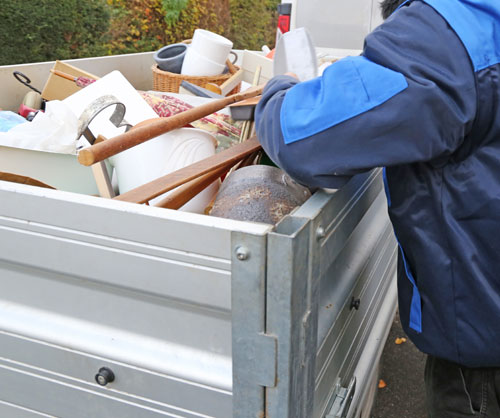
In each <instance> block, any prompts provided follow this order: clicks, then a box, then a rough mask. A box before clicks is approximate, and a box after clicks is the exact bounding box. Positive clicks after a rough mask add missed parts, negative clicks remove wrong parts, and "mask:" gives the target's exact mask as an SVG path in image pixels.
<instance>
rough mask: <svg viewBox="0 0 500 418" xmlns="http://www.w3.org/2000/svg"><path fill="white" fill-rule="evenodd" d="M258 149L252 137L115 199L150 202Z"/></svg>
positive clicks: (231, 164) (255, 140) (228, 165)
mask: <svg viewBox="0 0 500 418" xmlns="http://www.w3.org/2000/svg"><path fill="white" fill-rule="evenodd" d="M258 150H260V144H259V141H258V140H257V137H253V138H250V139H249V140H247V141H245V142H242V143H241V144H236V145H233V146H232V147H231V148H228V149H226V150H224V151H221V152H219V153H218V154H215V155H212V156H211V157H208V158H205V159H203V160H200V161H198V162H196V163H193V164H191V165H188V166H187V167H184V168H181V169H179V170H177V171H174V172H172V173H170V174H167V175H165V176H163V177H160V178H158V179H156V180H153V181H151V182H149V183H146V184H144V185H142V186H139V187H137V188H135V189H132V190H130V191H128V192H126V193H123V194H121V195H120V196H117V197H115V198H114V199H115V200H122V201H125V202H133V203H146V202H149V201H150V200H151V199H154V198H155V197H157V196H159V195H161V194H163V193H166V192H168V191H170V190H172V189H175V188H176V187H178V186H182V185H183V184H185V183H187V182H189V181H191V180H193V179H195V178H198V177H200V176H203V175H205V174H207V173H209V172H214V171H216V170H218V169H220V168H222V167H228V168H230V167H232V166H233V165H234V164H235V163H237V162H238V161H241V160H242V159H244V158H245V157H247V156H249V155H250V154H252V153H254V152H255V151H258Z"/></svg>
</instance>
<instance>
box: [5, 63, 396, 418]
mask: <svg viewBox="0 0 500 418" xmlns="http://www.w3.org/2000/svg"><path fill="white" fill-rule="evenodd" d="M151 62H152V58H151V54H149V53H147V54H134V55H130V56H119V57H106V58H93V59H84V60H76V61H74V62H73V64H74V65H76V66H78V67H80V68H83V69H88V70H90V69H92V70H94V71H95V70H96V69H98V71H99V72H100V73H98V75H102V74H105V73H106V72H108V71H111V69H119V70H120V71H122V72H123V74H124V75H125V76H126V77H127V78H128V79H129V80H130V81H131V82H132V84H134V85H135V86H136V87H137V88H140V89H145V88H148V86H150V85H151V84H150V82H151V80H150V78H151V75H150V65H151ZM52 64H53V63H41V64H27V65H21V66H6V67H0V84H1V85H2V90H3V92H4V94H3V95H2V96H1V97H0V101H1V102H0V107H3V108H11V109H12V108H15V107H16V106H17V104H18V103H19V102H20V100H22V95H23V94H24V93H25V92H26V89H25V88H23V86H21V85H20V84H17V85H16V82H15V80H14V79H13V77H12V71H14V70H20V71H22V72H24V73H26V74H28V75H29V76H30V77H32V80H33V83H34V84H35V83H37V82H38V80H42V79H43V76H44V75H45V77H46V75H47V74H48V70H49V68H51V67H52ZM4 150H5V149H4V148H2V147H0V153H2V152H4ZM0 171H1V167H0ZM395 266H396V244H395V239H394V237H393V233H392V227H391V225H390V222H389V220H388V217H387V209H386V199H385V195H384V191H383V181H382V177H381V171H380V170H374V171H372V172H370V173H366V174H363V175H359V176H356V177H354V178H353V179H352V180H351V181H350V182H349V183H348V184H347V185H346V186H345V187H343V188H342V189H341V190H338V191H323V190H320V191H317V192H316V193H315V194H314V195H313V196H312V197H311V198H310V199H309V200H308V201H307V202H306V203H305V204H303V205H302V206H301V207H299V208H297V209H296V210H295V211H294V212H293V213H292V214H290V215H288V216H286V217H285V218H284V219H283V220H282V221H281V222H280V223H279V224H278V225H276V226H272V225H266V224H258V223H252V222H239V221H232V220H227V219H221V218H215V217H209V216H204V215H197V214H191V213H186V212H179V211H171V210H166V209H159V208H155V207H148V206H143V205H136V204H131V203H125V202H119V201H113V200H108V199H103V198H98V197H93V196H87V195H80V194H76V193H70V192H64V191H56V190H49V189H42V188H36V187H31V186H26V185H21V184H15V183H8V182H0V289H1V292H0V417H5V418H28V417H30V418H31V417H52V416H55V417H68V418H69V417H70V418H88V417H109V418H118V417H119V418H126V417H133V418H137V417H159V416H170V417H218V418H222V417H231V416H232V417H263V416H266V417H276V418H277V417H303V418H310V417H314V418H316V417H318V418H319V417H322V418H323V417H325V418H333V417H367V416H369V411H370V408H371V404H372V401H373V393H374V388H375V384H374V383H375V382H376V379H377V365H378V362H379V357H380V355H381V351H382V348H383V345H384V342H385V339H386V337H387V333H388V331H389V328H390V325H391V322H392V318H393V315H394V312H395V306H396V285H395V280H394V278H395ZM103 368H105V370H104V371H102V369H103ZM110 371H111V372H112V373H113V375H114V380H113V381H110V380H111V379H110V373H109V372H110ZM99 374H100V382H101V383H103V384H105V385H104V386H101V385H99V384H98V383H97V382H96V380H95V377H96V375H99Z"/></svg>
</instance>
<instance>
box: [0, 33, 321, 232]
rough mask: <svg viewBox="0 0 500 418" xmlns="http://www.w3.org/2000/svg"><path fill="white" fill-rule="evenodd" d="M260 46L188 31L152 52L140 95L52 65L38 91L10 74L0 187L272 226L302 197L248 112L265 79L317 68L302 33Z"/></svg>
mask: <svg viewBox="0 0 500 418" xmlns="http://www.w3.org/2000/svg"><path fill="white" fill-rule="evenodd" d="M263 50H264V52H260V51H259V52H258V53H256V52H251V51H241V50H239V51H236V50H233V43H232V42H231V41H230V40H229V39H227V38H225V37H223V36H221V35H218V34H215V33H213V32H210V31H207V30H204V29H196V30H195V32H194V33H193V36H192V39H190V40H189V41H185V42H181V43H176V44H172V45H167V46H165V47H163V48H161V49H160V50H159V51H157V52H155V53H154V55H152V57H153V59H154V61H153V62H151V67H150V68H148V69H147V70H149V71H151V72H152V81H153V83H152V84H153V85H152V88H151V89H150V90H147V91H146V90H137V89H135V88H134V87H133V86H132V84H131V83H130V82H129V81H128V80H127V79H126V78H125V76H124V75H123V74H122V73H121V72H120V71H118V70H113V71H111V72H109V73H107V74H105V75H104V76H102V77H98V76H96V75H94V74H92V73H90V72H87V71H84V70H82V69H80V68H78V67H76V66H74V65H70V64H69V63H65V62H61V61H56V62H55V64H54V65H53V68H51V69H50V72H48V73H47V79H46V83H45V86H44V88H43V90H41V91H40V90H38V89H37V88H36V87H34V86H33V85H32V84H31V80H30V78H29V77H30V76H29V74H24V73H22V72H19V71H15V72H14V74H13V75H14V77H15V78H16V79H17V80H18V81H19V82H21V83H23V84H24V85H25V86H26V87H27V88H29V89H30V90H27V93H26V95H25V97H24V100H23V102H22V103H21V105H20V107H19V110H18V112H13V111H8V110H0V180H5V181H13V182H19V183H24V184H29V185H33V186H38V187H46V188H53V189H58V190H64V191H69V192H76V193H84V194H88V195H95V196H100V197H102V198H108V199H115V200H120V201H126V202H132V203H138V204H146V205H151V206H156V207H161V208H167V209H176V210H177V209H178V210H182V211H188V212H194V213H201V214H207V215H212V216H218V217H226V218H231V219H238V220H245V221H256V222H265V223H270V224H275V223H277V222H278V221H279V220H280V219H281V218H282V217H283V216H285V215H286V214H288V213H290V212H291V211H292V210H293V209H294V208H295V207H297V206H300V205H301V204H302V203H303V202H305V200H307V199H308V197H309V196H310V195H311V193H310V190H309V189H307V188H305V187H303V186H301V185H299V184H297V183H296V182H294V181H293V180H292V179H291V178H290V177H289V176H287V175H286V174H285V173H284V172H283V171H281V170H280V169H279V168H277V167H276V166H275V165H274V164H273V163H272V161H270V160H269V158H268V157H267V156H266V155H265V153H264V152H263V150H262V149H261V147H260V144H259V142H258V138H257V137H256V136H255V130H254V122H253V116H254V108H255V106H256V104H257V103H258V101H259V98H260V95H261V93H262V90H263V86H264V85H265V82H266V81H267V80H268V79H269V78H270V77H272V76H273V75H276V74H283V73H285V72H287V71H293V72H294V73H296V74H297V75H298V76H299V79H301V80H306V79H310V78H312V77H315V76H317V75H318V70H319V69H318V61H317V56H316V55H315V53H314V47H313V46H312V43H311V41H310V39H309V36H308V34H307V32H306V31H305V30H304V29H301V30H295V31H292V32H289V33H287V34H286V36H285V35H284V36H282V37H281V38H280V40H279V42H278V44H277V46H276V49H275V50H273V51H271V52H270V53H268V54H266V52H268V51H265V49H263ZM307 51H309V52H308V53H309V56H310V59H304V56H307V54H304V52H307ZM249 71H250V73H251V80H252V81H251V82H247V81H244V78H246V79H249V77H248V74H247V76H246V77H244V75H245V72H247V73H248V72H249Z"/></svg>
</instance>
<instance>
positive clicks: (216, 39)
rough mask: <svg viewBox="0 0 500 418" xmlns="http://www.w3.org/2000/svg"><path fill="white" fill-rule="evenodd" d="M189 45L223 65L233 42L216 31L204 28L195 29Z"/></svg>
mask: <svg viewBox="0 0 500 418" xmlns="http://www.w3.org/2000/svg"><path fill="white" fill-rule="evenodd" d="M191 47H192V48H194V49H196V51H197V52H198V53H199V54H200V55H204V56H205V57H207V58H208V59H209V60H211V61H214V62H216V63H218V64H223V65H224V64H225V63H226V60H227V57H228V56H229V52H230V51H231V48H232V47H233V43H232V42H231V41H230V40H229V39H227V38H224V37H223V36H221V35H218V34H216V33H213V32H210V31H208V30H205V29H196V30H195V31H194V34H193V39H192V40H191Z"/></svg>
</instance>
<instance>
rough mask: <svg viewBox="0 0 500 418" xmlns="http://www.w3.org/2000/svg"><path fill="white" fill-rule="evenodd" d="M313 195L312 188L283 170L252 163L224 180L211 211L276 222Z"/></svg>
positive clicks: (219, 215) (237, 218) (233, 217)
mask: <svg viewBox="0 0 500 418" xmlns="http://www.w3.org/2000/svg"><path fill="white" fill-rule="evenodd" d="M310 196H311V193H310V191H309V189H307V188H306V187H303V186H301V185H299V184H298V183H296V182H295V181H294V180H292V178H291V177H290V176H289V175H288V174H286V173H285V172H284V171H283V170H280V169H279V168H276V167H270V166H266V165H252V166H248V167H244V168H240V169H239V170H236V171H234V172H233V173H232V174H230V175H229V176H228V177H227V178H226V179H225V180H224V182H223V183H222V186H221V188H220V190H219V193H218V194H217V197H216V199H215V202H214V205H213V208H212V211H211V212H210V215H212V216H218V217H221V218H229V219H236V220H240V221H253V222H264V223H268V224H273V225H274V224H276V223H277V222H278V221H279V220H280V219H281V218H283V217H284V216H285V215H287V214H289V213H290V212H291V211H292V210H293V209H294V208H295V207H297V206H300V205H301V204H302V203H304V202H305V201H306V200H307V199H308V198H309V197H310Z"/></svg>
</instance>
